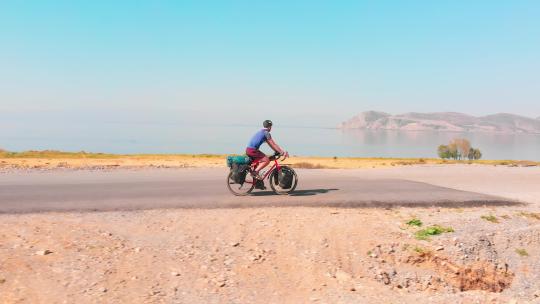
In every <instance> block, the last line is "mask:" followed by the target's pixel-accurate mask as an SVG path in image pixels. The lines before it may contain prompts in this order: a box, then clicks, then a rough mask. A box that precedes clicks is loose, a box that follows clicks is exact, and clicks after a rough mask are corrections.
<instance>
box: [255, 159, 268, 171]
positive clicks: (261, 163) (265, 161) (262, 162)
mask: <svg viewBox="0 0 540 304" xmlns="http://www.w3.org/2000/svg"><path fill="white" fill-rule="evenodd" d="M269 163H270V159H269V158H268V156H264V158H261V159H260V160H259V165H258V166H257V169H255V172H256V173H259V172H261V170H262V169H264V167H266V166H268V164H269Z"/></svg>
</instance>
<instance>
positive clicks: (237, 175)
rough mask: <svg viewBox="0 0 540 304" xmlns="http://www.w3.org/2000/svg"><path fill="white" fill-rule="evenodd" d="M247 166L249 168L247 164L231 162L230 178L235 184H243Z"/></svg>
mask: <svg viewBox="0 0 540 304" xmlns="http://www.w3.org/2000/svg"><path fill="white" fill-rule="evenodd" d="M248 168H249V165H248V164H237V163H233V164H232V167H231V171H232V180H233V181H234V182H235V183H237V184H243V183H244V182H245V181H246V175H247V173H248Z"/></svg>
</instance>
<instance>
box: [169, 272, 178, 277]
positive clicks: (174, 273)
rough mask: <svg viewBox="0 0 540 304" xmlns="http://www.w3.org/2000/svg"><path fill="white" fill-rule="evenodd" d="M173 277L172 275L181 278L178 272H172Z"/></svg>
mask: <svg viewBox="0 0 540 304" xmlns="http://www.w3.org/2000/svg"><path fill="white" fill-rule="evenodd" d="M171 275H172V276H173V277H179V276H180V274H179V273H178V272H174V271H173V272H171Z"/></svg>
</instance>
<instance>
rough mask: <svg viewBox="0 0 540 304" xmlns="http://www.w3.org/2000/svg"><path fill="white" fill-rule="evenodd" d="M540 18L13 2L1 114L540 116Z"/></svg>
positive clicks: (360, 4)
mask: <svg viewBox="0 0 540 304" xmlns="http://www.w3.org/2000/svg"><path fill="white" fill-rule="evenodd" d="M539 16H540V1H534V0H533V1H519V0H517V1H493V0H490V1H427V0H426V1H313V0H309V1H307V0H306V1H290V0H289V1H225V0H224V1H134V0H131V1H74V0H69V1H57V0H55V1H29V0H26V1H1V2H0V113H1V114H3V115H1V116H0V118H1V119H3V120H4V121H5V120H6V119H8V118H11V119H17V120H18V121H19V123H20V122H21V121H22V122H27V123H28V124H32V123H37V121H39V120H45V121H46V120H47V119H50V120H55V121H56V122H58V121H63V120H65V121H66V122H67V121H70V120H73V121H77V120H80V119H86V120H88V121H95V122H96V123H99V122H103V121H107V122H111V121H119V122H122V121H130V122H155V121H165V122H200V123H228V122H233V123H237V122H240V123H246V124H250V123H253V122H255V121H256V122H259V121H261V120H262V119H266V118H267V117H268V118H271V119H273V120H274V121H279V122H281V123H283V124H289V125H290V124H300V125H310V126H334V125H335V124H336V123H338V122H340V121H342V120H344V119H347V118H349V117H350V116H352V115H353V114H356V113H357V112H360V111H364V110H370V109H374V110H381V111H387V112H390V113H394V114H397V113H401V112H409V111H422V112H427V111H429V112H431V111H458V112H465V113H470V114H473V115H484V114H491V113H496V112H511V113H516V114H522V115H527V116H533V117H536V116H540V72H539V71H540V18H539ZM40 123H41V122H40ZM0 125H1V123H0Z"/></svg>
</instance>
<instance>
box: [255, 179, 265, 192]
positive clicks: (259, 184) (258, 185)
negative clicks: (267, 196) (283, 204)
mask: <svg viewBox="0 0 540 304" xmlns="http://www.w3.org/2000/svg"><path fill="white" fill-rule="evenodd" d="M255 188H257V189H259V190H266V186H265V185H264V182H263V181H262V180H258V181H257V182H256V183H255Z"/></svg>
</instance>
